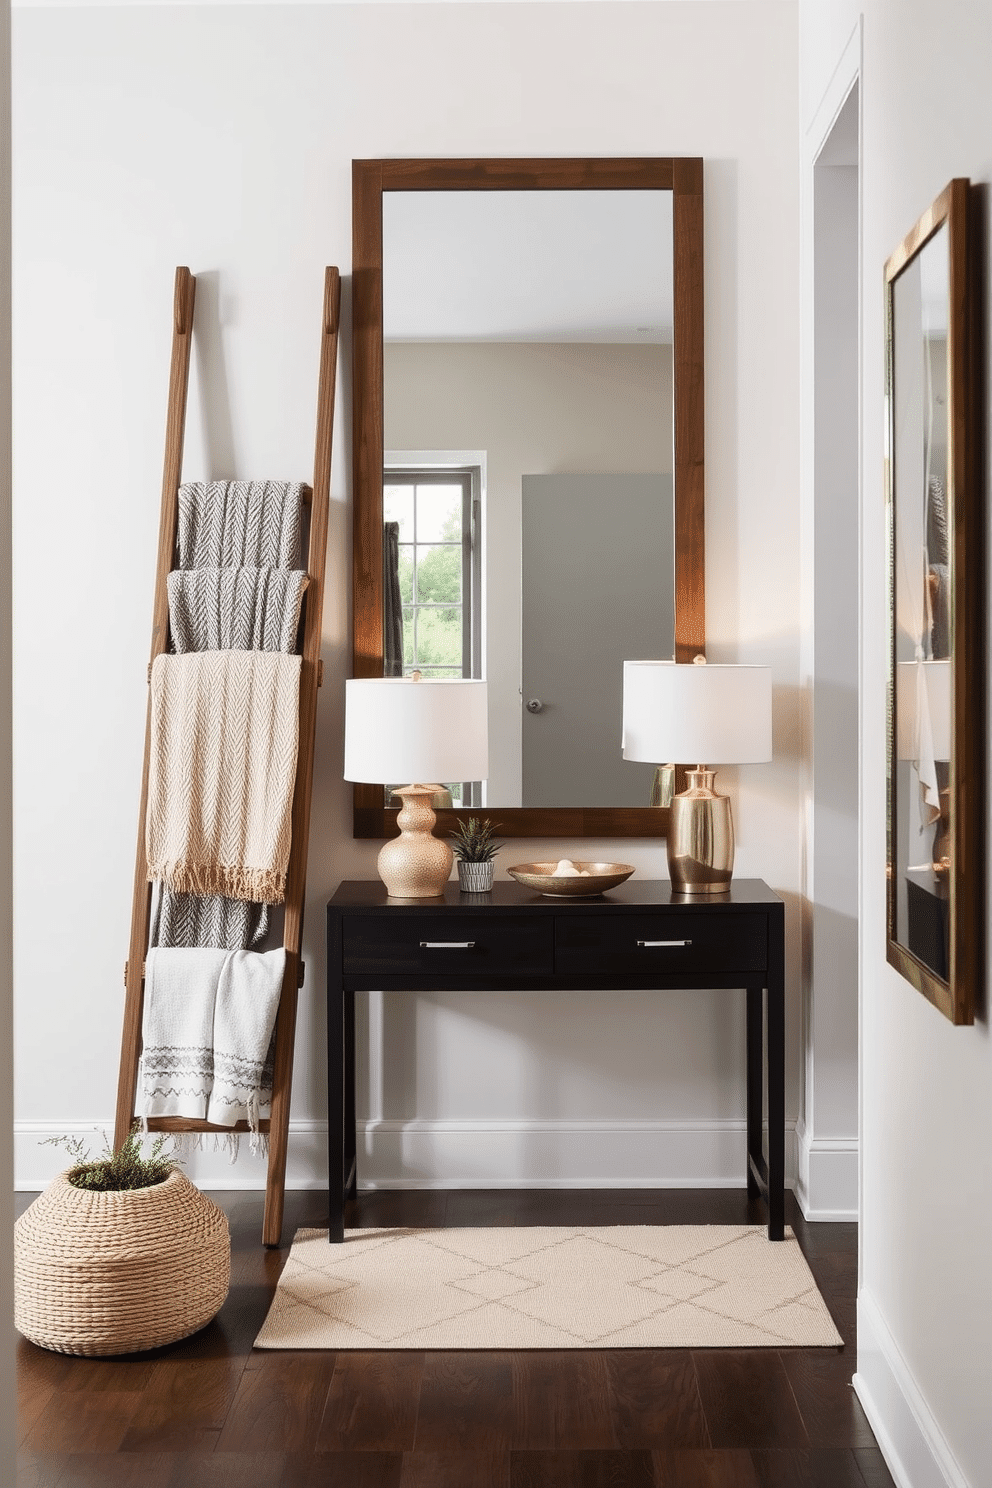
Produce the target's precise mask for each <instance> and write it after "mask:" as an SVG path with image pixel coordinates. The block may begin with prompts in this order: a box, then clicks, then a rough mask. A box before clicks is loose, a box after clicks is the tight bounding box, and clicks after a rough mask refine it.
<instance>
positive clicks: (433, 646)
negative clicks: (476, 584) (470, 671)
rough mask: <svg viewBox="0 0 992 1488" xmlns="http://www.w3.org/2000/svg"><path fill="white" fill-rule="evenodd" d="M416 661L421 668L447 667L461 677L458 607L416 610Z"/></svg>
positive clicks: (460, 627) (460, 620)
mask: <svg viewBox="0 0 992 1488" xmlns="http://www.w3.org/2000/svg"><path fill="white" fill-rule="evenodd" d="M417 662H418V664H419V665H421V666H428V667H438V666H440V667H451V668H454V669H455V670H453V671H452V673H451V675H452V676H455V677H460V676H461V674H462V612H461V609H460V608H457V607H454V606H452V608H451V609H442V610H430V609H418V611H417Z"/></svg>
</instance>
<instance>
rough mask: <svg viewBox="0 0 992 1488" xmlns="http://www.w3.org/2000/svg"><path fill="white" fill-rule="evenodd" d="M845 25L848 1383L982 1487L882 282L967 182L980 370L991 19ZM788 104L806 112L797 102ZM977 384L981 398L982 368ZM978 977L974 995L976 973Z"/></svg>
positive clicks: (990, 1457) (896, 1466) (986, 1343)
mask: <svg viewBox="0 0 992 1488" xmlns="http://www.w3.org/2000/svg"><path fill="white" fill-rule="evenodd" d="M863 9H864V42H863V45H864V63H863V229H862V249H863V265H864V280H863V287H864V293H863V315H862V338H863V341H862V344H863V387H862V396H863V479H864V506H863V512H864V515H863V528H862V583H863V642H862V659H861V667H862V732H861V745H862V770H863V781H862V791H863V808H862V857H861V873H862V889H861V903H862V951H861V955H862V972H861V1005H862V1006H861V1087H862V1095H861V1101H862V1125H861V1131H862V1211H861V1274H860V1299H859V1313H858V1334H859V1343H858V1376H857V1381H856V1383H857V1385H858V1390H859V1394H860V1396H861V1398H862V1400H863V1401H864V1403H865V1405H866V1408H867V1409H868V1412H869V1416H870V1418H871V1420H872V1424H873V1426H874V1427H875V1429H876V1432H877V1434H878V1436H879V1440H880V1443H881V1444H882V1446H883V1449H884V1450H885V1451H886V1455H887V1456H888V1458H889V1463H890V1466H891V1467H892V1469H893V1474H894V1476H895V1477H896V1480H897V1482H899V1483H900V1484H901V1485H912V1488H937V1485H943V1484H954V1485H963V1484H969V1485H971V1488H983V1485H984V1488H988V1485H989V1484H992V1410H990V1397H989V1381H990V1379H992V1260H990V1256H992V1183H990V1182H989V1132H990V1130H992V1041H990V1037H989V1019H988V1007H989V1004H988V994H986V996H985V999H984V1001H983V1005H982V1007H981V1008H980V1010H979V1014H978V1017H977V1019H976V1022H975V1026H974V1027H973V1028H954V1027H952V1025H951V1024H950V1023H949V1022H947V1021H946V1020H945V1019H944V1018H942V1017H941V1016H940V1015H939V1014H938V1013H937V1012H936V1011H935V1009H934V1008H933V1007H931V1006H930V1004H929V1003H927V1002H926V1001H925V1000H924V998H923V997H921V996H920V995H919V994H918V993H916V992H915V991H914V990H913V989H912V987H911V986H910V985H909V983H908V982H906V981H904V980H902V979H901V978H900V977H899V976H898V975H897V974H896V973H895V971H893V970H892V969H891V968H890V967H889V966H888V965H887V964H886V961H885V748H884V740H885V677H886V656H885V646H886V621H885V583H884V574H885V561H886V560H885V531H884V501H883V466H882V427H883V423H882V398H883V386H884V382H883V377H884V338H883V330H884V321H883V310H884V297H883V276H882V268H883V265H884V263H885V260H886V258H887V257H888V255H889V254H890V253H891V252H892V250H893V249H894V248H895V247H896V246H897V244H898V243H899V242H900V241H901V239H902V238H903V236H904V235H905V234H906V232H908V230H909V229H910V228H911V227H912V225H913V223H914V222H915V221H916V219H917V218H918V217H919V215H920V214H921V213H922V212H923V210H924V209H925V208H926V207H927V206H928V204H929V203H930V202H931V201H932V199H933V198H934V197H935V196H936V195H937V193H938V192H939V191H940V190H941V189H942V188H943V187H944V186H945V185H946V183H947V181H948V180H949V179H950V178H951V177H952V176H970V177H971V179H972V181H973V182H977V183H981V187H982V195H981V218H982V221H983V235H984V243H983V245H982V249H981V252H982V261H983V269H982V280H983V284H984V304H983V306H982V307H981V317H982V333H983V335H984V344H985V351H986V357H987V355H988V348H989V346H990V344H992V336H990V326H989V312H988V305H989V290H988V284H989V260H988V243H989V237H990V233H989V228H990V222H989V218H990V206H989V203H990V194H992V187H990V182H992V135H990V132H989V118H990V115H989V87H988V73H989V65H988V64H989V58H990V57H992V10H990V8H989V6H988V5H987V4H986V3H985V0H970V3H968V0H956V3H953V4H948V3H940V0H866V3H865V4H864V6H863ZM827 10H832V11H833V12H834V14H833V17H832V21H833V33H832V34H833V37H834V40H835V42H836V44H837V46H840V45H843V42H844V40H845V39H846V35H847V31H848V27H849V24H850V23H851V22H852V19H853V18H852V13H851V7H850V6H849V5H847V4H838V5H829V6H828V5H824V4H822V3H817V4H811V5H809V6H805V5H804V6H803V12H802V20H803V31H802V42H803V54H804V63H803V75H804V77H805V78H806V79H811V78H814V77H819V78H821V79H824V80H826V79H829V77H830V75H831V72H832V70H833V66H834V63H835V62H836V60H837V57H836V54H834V55H833V56H831V55H830V54H829V52H825V51H823V50H821V49H820V48H821V44H822V43H823V41H824V38H825V37H828V36H829V35H830V32H831V27H830V25H829V24H827V21H825V17H824V12H825V11H827ZM829 19H830V18H827V20H829ZM824 85H826V84H824ZM806 101H807V102H808V104H809V106H810V108H815V107H816V102H817V100H816V99H815V98H814V97H813V96H812V90H811V91H810V92H809V94H808V95H807V100H806ZM804 122H805V121H804ZM986 379H987V382H986V386H987V387H988V386H990V385H992V383H989V381H988V369H987V370H986ZM987 437H988V434H987V431H986V438H987ZM986 467H987V468H989V462H988V458H987V457H986ZM986 494H987V493H986ZM985 664H986V666H987V658H986V661H985ZM990 737H992V734H990ZM990 840H992V839H990ZM989 884H990V886H992V878H990V880H989ZM985 976H986V981H988V968H985Z"/></svg>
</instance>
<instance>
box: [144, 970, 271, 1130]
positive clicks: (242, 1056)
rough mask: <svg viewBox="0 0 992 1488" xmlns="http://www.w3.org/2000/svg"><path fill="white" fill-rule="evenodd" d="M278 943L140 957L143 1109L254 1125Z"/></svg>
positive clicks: (266, 1087)
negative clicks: (260, 948) (262, 949)
mask: <svg viewBox="0 0 992 1488" xmlns="http://www.w3.org/2000/svg"><path fill="white" fill-rule="evenodd" d="M285 966H286V952H285V951H284V950H283V949H282V948H281V947H280V948H279V949H278V950H274V951H266V952H265V953H264V954H259V953H258V952H257V951H221V950H214V949H200V950H179V949H171V948H170V949H164V948H158V949H152V950H150V951H149V952H148V954H147V957H146V961H145V1005H144V1013H143V1018H142V1028H141V1033H142V1044H143V1049H142V1055H141V1101H142V1114H143V1116H144V1117H145V1119H146V1120H147V1118H149V1117H153V1116H189V1117H194V1118H197V1119H200V1120H207V1121H210V1122H212V1123H213V1124H214V1125H217V1126H234V1125H235V1123H236V1122H238V1121H247V1123H248V1126H249V1128H250V1130H251V1131H252V1132H257V1130H258V1123H259V1118H260V1116H261V1114H262V1112H263V1111H264V1109H265V1108H266V1107H267V1106H268V1105H269V1103H270V1102H271V1098H272V1061H271V1058H270V1047H271V1044H272V1037H273V1030H274V1028H275V1021H276V1013H277V1011H278V1008H279V997H280V994H281V992H282V979H283V973H284V971H285Z"/></svg>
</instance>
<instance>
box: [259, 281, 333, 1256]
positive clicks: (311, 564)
mask: <svg viewBox="0 0 992 1488" xmlns="http://www.w3.org/2000/svg"><path fill="white" fill-rule="evenodd" d="M340 310H341V280H340V277H339V275H338V271H337V269H335V268H329V269H327V270H326V271H325V274H324V314H323V320H322V324H321V338H320V377H319V382H318V388H317V433H316V440H315V448H314V470H313V497H312V501H311V506H310V544H309V552H308V556H307V569H308V571H309V574H310V583H309V585H308V586H307V592H306V598H305V601H304V602H305V604H306V616H305V620H304V627H303V662H302V667H301V672H300V745H299V754H298V756H297V765H296V789H295V791H294V793H293V842H292V848H291V851H290V858H289V869H288V872H287V875H286V924H285V932H284V936H283V943H284V945H285V947H286V972H285V976H284V978H283V984H282V997H281V999H280V1002H279V1016H278V1018H277V1020H276V1052H275V1070H274V1074H273V1080H272V1116H271V1118H270V1123H269V1169H268V1177H267V1181H266V1187H265V1216H264V1219H263V1221H262V1243H263V1244H264V1245H278V1244H279V1236H280V1233H281V1231H282V1215H283V1202H284V1198H285V1189H286V1158H287V1154H288V1146H289V1104H290V1096H291V1094H292V1082H293V1042H294V1039H295V1035H296V1001H297V995H298V990H299V985H300V968H301V962H300V951H301V948H302V940H303V910H304V900H305V897H306V882H307V848H308V846H309V840H310V796H311V790H312V786H313V751H314V738H315V735H316V728H317V688H318V687H319V685H320V671H321V667H320V634H321V621H322V616H323V601H324V568H325V563H326V559H327V517H328V506H329V502H330V491H331V442H332V439H331V436H332V433H333V427H334V384H335V378H336V373H337V345H338V321H339V318H340Z"/></svg>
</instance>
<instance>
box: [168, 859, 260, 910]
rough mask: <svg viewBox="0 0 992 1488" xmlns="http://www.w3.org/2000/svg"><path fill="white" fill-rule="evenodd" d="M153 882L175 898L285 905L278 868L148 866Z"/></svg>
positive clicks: (209, 865)
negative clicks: (218, 897)
mask: <svg viewBox="0 0 992 1488" xmlns="http://www.w3.org/2000/svg"><path fill="white" fill-rule="evenodd" d="M148 877H149V880H150V881H153V882H154V881H155V880H161V881H162V883H164V884H165V886H166V888H167V889H171V890H172V892H173V893H174V894H202V895H211V894H221V895H222V896H223V897H224V898H225V899H241V900H244V901H245V902H246V903H248V904H282V903H284V901H285V898H286V874H285V872H284V871H280V870H279V869H277V868H246V867H244V866H243V865H242V864H230V865H225V864H223V863H190V862H179V863H149V865H148Z"/></svg>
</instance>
